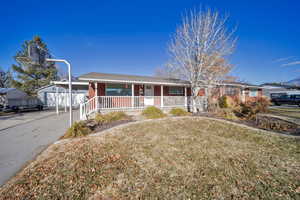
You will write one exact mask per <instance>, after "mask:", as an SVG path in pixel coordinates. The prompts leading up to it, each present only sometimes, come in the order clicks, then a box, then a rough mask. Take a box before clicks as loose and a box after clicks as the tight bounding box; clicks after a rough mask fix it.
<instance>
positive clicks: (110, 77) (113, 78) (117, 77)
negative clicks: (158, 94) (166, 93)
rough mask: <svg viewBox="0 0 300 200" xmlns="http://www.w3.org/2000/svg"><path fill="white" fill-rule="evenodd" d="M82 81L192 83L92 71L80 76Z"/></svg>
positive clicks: (162, 83)
mask: <svg viewBox="0 0 300 200" xmlns="http://www.w3.org/2000/svg"><path fill="white" fill-rule="evenodd" d="M78 79H79V80H82V81H96V82H108V83H140V84H161V85H190V82H189V81H184V80H180V79H172V78H161V77H153V76H136V75H125V74H107V73H97V72H91V73H88V74H83V75H81V76H79V77H78Z"/></svg>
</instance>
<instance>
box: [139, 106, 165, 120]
mask: <svg viewBox="0 0 300 200" xmlns="http://www.w3.org/2000/svg"><path fill="white" fill-rule="evenodd" d="M142 115H143V116H145V117H146V118H147V119H157V118H162V117H165V116H166V114H164V113H163V111H162V110H161V109H159V108H157V107H155V106H149V107H147V108H146V109H144V110H143V112H142Z"/></svg>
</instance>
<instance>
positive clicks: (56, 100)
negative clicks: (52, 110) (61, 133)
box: [55, 86, 59, 115]
mask: <svg viewBox="0 0 300 200" xmlns="http://www.w3.org/2000/svg"><path fill="white" fill-rule="evenodd" d="M55 106H56V114H57V115H58V114H59V111H58V86H56V90H55Z"/></svg>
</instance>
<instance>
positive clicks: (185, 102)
mask: <svg viewBox="0 0 300 200" xmlns="http://www.w3.org/2000/svg"><path fill="white" fill-rule="evenodd" d="M184 105H185V107H186V108H187V89H186V87H184Z"/></svg>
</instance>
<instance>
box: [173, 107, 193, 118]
mask: <svg viewBox="0 0 300 200" xmlns="http://www.w3.org/2000/svg"><path fill="white" fill-rule="evenodd" d="M170 114H171V115H174V116H186V115H189V114H190V113H189V112H187V111H186V110H184V109H182V108H172V110H171V111H170Z"/></svg>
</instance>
